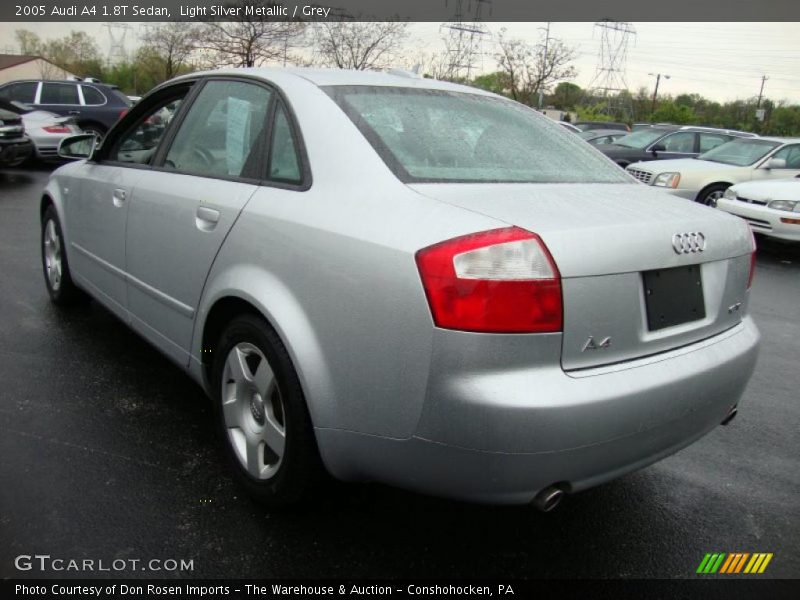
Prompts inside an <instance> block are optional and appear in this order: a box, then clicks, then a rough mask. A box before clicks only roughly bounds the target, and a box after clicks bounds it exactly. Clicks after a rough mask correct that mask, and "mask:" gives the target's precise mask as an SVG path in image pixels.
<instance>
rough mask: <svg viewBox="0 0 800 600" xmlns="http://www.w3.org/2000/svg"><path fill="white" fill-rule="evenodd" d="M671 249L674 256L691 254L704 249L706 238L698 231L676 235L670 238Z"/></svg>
mask: <svg viewBox="0 0 800 600" xmlns="http://www.w3.org/2000/svg"><path fill="white" fill-rule="evenodd" d="M672 249H673V250H675V253H676V254H691V253H692V252H702V251H703V250H705V249H706V236H704V235H703V234H702V233H700V232H699V231H692V232H689V233H676V234H675V235H673V236H672Z"/></svg>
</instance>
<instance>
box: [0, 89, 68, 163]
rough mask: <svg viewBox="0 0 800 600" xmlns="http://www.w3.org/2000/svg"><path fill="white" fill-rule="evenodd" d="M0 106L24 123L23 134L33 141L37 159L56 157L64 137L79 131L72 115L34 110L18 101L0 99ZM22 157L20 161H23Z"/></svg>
mask: <svg viewBox="0 0 800 600" xmlns="http://www.w3.org/2000/svg"><path fill="white" fill-rule="evenodd" d="M0 108H2V109H5V110H8V111H10V112H13V113H15V114H18V115H19V116H20V118H21V119H22V123H23V125H25V135H26V136H27V137H28V138H30V140H31V142H33V147H34V156H35V157H36V158H38V159H48V158H58V145H59V144H60V143H61V140H63V139H64V138H66V137H69V136H71V135H76V134H78V133H81V128H80V127H78V126H77V125H76V124H75V120H74V119H73V118H72V117H62V116H59V115H57V114H55V113H52V112H49V111H46V110H35V109H32V108H30V107H29V106H26V105H24V104H20V103H18V102H8V101H7V100H0ZM23 161H24V159H23V160H22V161H20V162H23Z"/></svg>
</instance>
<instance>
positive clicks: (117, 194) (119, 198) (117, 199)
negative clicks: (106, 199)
mask: <svg viewBox="0 0 800 600" xmlns="http://www.w3.org/2000/svg"><path fill="white" fill-rule="evenodd" d="M125 196H126V194H125V190H123V189H120V188H117V189H115V190H114V192H113V193H112V194H111V199H112V201H113V202H114V206H116V207H117V208H121V207H122V206H123V205H124V204H125Z"/></svg>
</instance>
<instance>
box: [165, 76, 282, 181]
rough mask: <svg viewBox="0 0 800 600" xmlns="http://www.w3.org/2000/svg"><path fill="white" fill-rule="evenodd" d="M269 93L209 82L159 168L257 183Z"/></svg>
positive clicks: (242, 84) (250, 86) (246, 85)
mask: <svg viewBox="0 0 800 600" xmlns="http://www.w3.org/2000/svg"><path fill="white" fill-rule="evenodd" d="M271 96H272V94H271V92H270V91H269V90H268V89H266V88H264V87H261V86H259V85H255V84H251V83H245V82H241V81H209V82H208V83H207V84H206V85H205V86H204V87H203V89H202V90H201V91H200V93H199V94H198V96H197V98H196V99H195V100H194V102H193V104H192V106H191V108H190V109H189V112H188V113H187V114H186V118H185V119H184V121H183V123H181V126H180V129H178V133H177V134H176V135H175V139H174V141H173V142H172V146H171V147H170V149H169V152H168V153H167V156H166V159H165V161H164V167H165V168H167V169H174V170H176V171H183V172H186V173H195V174H197V175H206V176H211V177H214V176H216V177H224V178H227V177H245V178H251V179H257V178H258V177H259V173H258V167H259V163H260V162H261V159H262V157H263V155H264V146H265V145H266V144H265V143H264V138H265V133H266V132H265V130H264V127H265V124H266V122H267V112H268V109H269V102H270V98H271Z"/></svg>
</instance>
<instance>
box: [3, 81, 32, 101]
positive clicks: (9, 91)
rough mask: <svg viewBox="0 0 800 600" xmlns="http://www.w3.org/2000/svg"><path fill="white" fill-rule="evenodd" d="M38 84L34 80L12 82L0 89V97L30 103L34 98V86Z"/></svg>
mask: <svg viewBox="0 0 800 600" xmlns="http://www.w3.org/2000/svg"><path fill="white" fill-rule="evenodd" d="M38 86H39V84H38V83H37V82H36V81H22V82H20V83H12V84H10V85H7V86H5V87H4V88H3V89H2V90H0V99H2V100H9V101H12V100H13V101H14V102H23V103H24V104H32V103H33V101H34V99H35V98H36V88H37V87H38Z"/></svg>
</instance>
